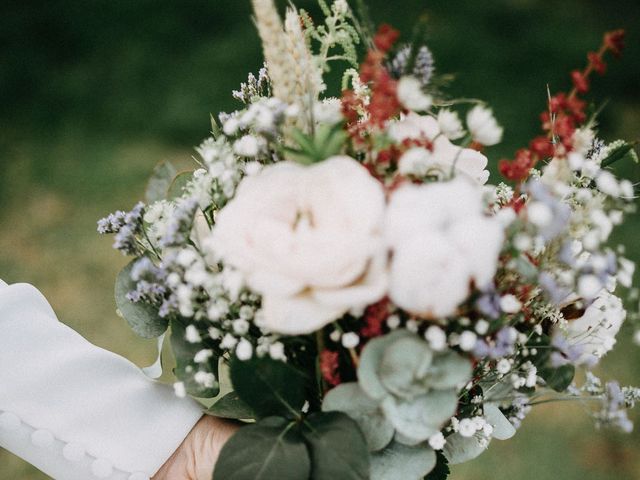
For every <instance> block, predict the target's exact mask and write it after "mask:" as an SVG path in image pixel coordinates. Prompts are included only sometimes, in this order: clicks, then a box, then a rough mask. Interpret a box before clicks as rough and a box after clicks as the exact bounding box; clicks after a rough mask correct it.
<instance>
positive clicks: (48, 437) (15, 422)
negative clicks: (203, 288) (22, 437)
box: [0, 412, 149, 480]
mask: <svg viewBox="0 0 640 480" xmlns="http://www.w3.org/2000/svg"><path fill="white" fill-rule="evenodd" d="M21 426H22V420H20V417H18V416H17V415H16V414H14V413H11V412H0V429H2V430H6V431H10V432H14V431H16V430H18V429H20V427H21ZM55 440H56V438H55V436H54V435H53V433H51V432H50V431H49V430H44V429H38V430H34V431H33V433H32V434H31V443H32V444H33V445H34V446H36V447H39V448H47V447H51V446H52V445H53V444H54V442H55ZM86 454H87V453H86V450H85V448H84V447H83V446H82V445H80V444H78V443H73V442H70V443H67V444H66V445H65V446H64V447H63V449H62V456H63V457H64V458H65V459H66V460H68V461H70V462H80V461H82V460H83V459H84V458H85V455H86ZM113 471H114V467H113V464H112V463H111V462H109V461H108V460H105V459H103V458H97V459H95V460H94V461H93V462H92V463H91V473H92V474H93V475H94V477H96V478H109V477H110V476H111V475H112V474H113ZM128 480H149V475H147V474H146V473H143V472H136V473H133V474H131V475H130V476H129V478H128Z"/></svg>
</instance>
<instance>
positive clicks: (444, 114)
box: [438, 108, 465, 140]
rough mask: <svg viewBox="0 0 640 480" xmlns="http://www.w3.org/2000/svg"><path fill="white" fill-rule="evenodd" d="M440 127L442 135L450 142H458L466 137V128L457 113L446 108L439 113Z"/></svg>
mask: <svg viewBox="0 0 640 480" xmlns="http://www.w3.org/2000/svg"><path fill="white" fill-rule="evenodd" d="M438 126H439V127H440V130H441V131H442V134H443V135H444V136H445V137H447V138H448V139H449V140H457V139H458V138H462V137H464V133H465V132H464V128H463V127H462V122H461V121H460V117H459V116H458V113H457V112H453V111H451V110H448V109H446V108H443V109H441V110H440V111H439V112H438Z"/></svg>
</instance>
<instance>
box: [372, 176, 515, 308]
mask: <svg viewBox="0 0 640 480" xmlns="http://www.w3.org/2000/svg"><path fill="white" fill-rule="evenodd" d="M482 205H483V204H482V192H481V190H480V188H479V187H478V186H476V185H473V184H471V182H469V181H467V180H465V179H463V178H457V179H455V180H453V181H450V182H445V183H432V184H427V185H420V186H416V185H405V186H403V187H401V188H400V189H398V190H397V191H396V192H395V193H394V194H393V195H392V197H391V200H390V204H389V207H388V211H387V219H386V225H385V234H386V238H387V243H388V245H389V246H390V247H391V249H392V250H393V259H392V262H391V268H390V284H389V295H390V297H391V299H392V300H393V302H394V303H396V304H397V305H398V306H400V307H401V308H403V309H405V310H408V311H409V312H412V313H415V314H419V315H426V316H436V317H443V316H447V315H450V314H453V313H454V312H455V310H456V307H457V306H458V305H460V303H462V302H463V301H464V300H465V299H466V298H467V296H468V294H469V288H470V284H471V282H472V281H474V282H475V285H476V286H477V287H480V288H482V287H485V286H486V285H487V284H488V283H489V282H491V280H492V279H493V276H494V275H495V271H496V265H497V260H498V255H499V253H500V250H501V248H502V243H503V239H504V233H503V229H502V227H501V225H500V223H499V222H498V221H497V219H495V218H490V217H486V216H485V215H484V214H483V212H482Z"/></svg>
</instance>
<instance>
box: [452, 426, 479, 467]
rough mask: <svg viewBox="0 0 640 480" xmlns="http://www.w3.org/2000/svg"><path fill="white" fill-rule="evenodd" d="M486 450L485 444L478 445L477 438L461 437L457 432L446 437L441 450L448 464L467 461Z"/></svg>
mask: <svg viewBox="0 0 640 480" xmlns="http://www.w3.org/2000/svg"><path fill="white" fill-rule="evenodd" d="M485 450H486V446H484V447H483V446H482V445H480V442H479V441H478V439H477V438H476V437H475V436H473V437H463V436H462V435H460V434H459V433H454V434H453V435H451V436H449V437H447V443H446V444H445V446H444V449H443V452H444V455H445V457H447V460H449V464H451V465H457V464H459V463H464V462H468V461H469V460H473V459H474V458H476V457H478V456H480V454H482V452H484V451H485Z"/></svg>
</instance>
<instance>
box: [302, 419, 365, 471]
mask: <svg viewBox="0 0 640 480" xmlns="http://www.w3.org/2000/svg"><path fill="white" fill-rule="evenodd" d="M303 435H304V437H305V439H306V440H307V444H308V445H309V449H310V452H311V478H313V479H314V480H334V479H337V478H339V479H341V480H343V479H344V480H365V479H368V478H369V451H368V449H367V444H366V442H365V438H364V435H363V434H362V432H361V431H360V429H359V428H358V424H357V423H356V422H355V421H354V420H353V419H351V418H350V417H349V416H348V415H346V414H344V413H342V412H322V413H314V414H312V415H310V416H309V417H308V418H307V419H306V421H305V423H304V429H303Z"/></svg>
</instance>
